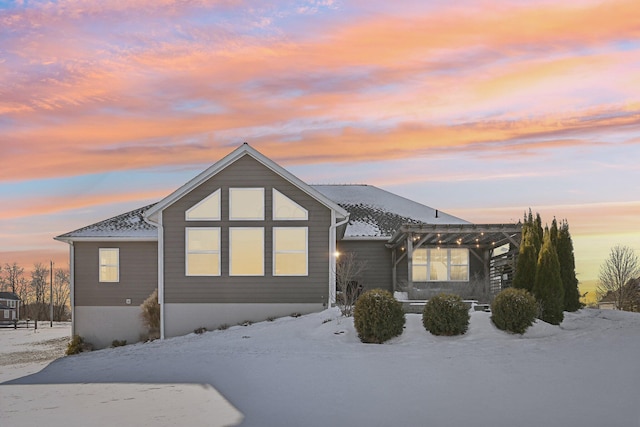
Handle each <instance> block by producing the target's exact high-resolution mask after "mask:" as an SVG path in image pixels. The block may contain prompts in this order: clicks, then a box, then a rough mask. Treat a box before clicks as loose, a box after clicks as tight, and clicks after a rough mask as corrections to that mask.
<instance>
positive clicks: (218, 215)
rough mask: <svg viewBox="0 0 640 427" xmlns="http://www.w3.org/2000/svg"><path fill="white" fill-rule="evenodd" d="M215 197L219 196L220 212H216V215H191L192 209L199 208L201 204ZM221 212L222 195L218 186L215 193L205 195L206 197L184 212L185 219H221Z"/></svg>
mask: <svg viewBox="0 0 640 427" xmlns="http://www.w3.org/2000/svg"><path fill="white" fill-rule="evenodd" d="M213 197H217V198H218V212H217V213H216V216H213V217H206V216H203V217H189V214H190V212H191V211H193V210H195V209H197V208H199V207H200V206H201V205H203V204H205V203H206V202H208V201H209V200H210V199H211V198H213ZM221 212H222V196H221V191H220V189H219V188H218V189H217V190H216V191H214V192H213V193H211V194H209V195H208V196H207V197H205V198H204V199H202V200H200V201H199V202H198V203H196V204H195V205H193V206H191V207H190V208H189V209H187V210H186V211H185V212H184V220H185V221H220V219H221V215H222V214H221Z"/></svg>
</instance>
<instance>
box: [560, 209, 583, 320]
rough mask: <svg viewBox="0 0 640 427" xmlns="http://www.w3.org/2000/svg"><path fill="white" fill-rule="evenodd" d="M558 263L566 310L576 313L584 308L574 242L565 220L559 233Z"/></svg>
mask: <svg viewBox="0 0 640 427" xmlns="http://www.w3.org/2000/svg"><path fill="white" fill-rule="evenodd" d="M556 251H557V252H558V261H559V262H560V277H561V278H562V287H563V288H564V310H565V311H576V310H578V309H580V307H582V304H580V291H579V290H578V279H577V277H576V260H575V257H574V255H573V242H572V240H571V234H570V233H569V223H568V222H567V220H566V219H565V220H563V221H562V224H561V225H560V230H559V231H558V243H557V244H556Z"/></svg>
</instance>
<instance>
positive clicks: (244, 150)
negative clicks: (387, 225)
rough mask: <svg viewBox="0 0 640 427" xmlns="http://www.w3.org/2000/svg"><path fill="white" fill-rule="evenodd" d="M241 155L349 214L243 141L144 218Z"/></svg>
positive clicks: (338, 212)
mask: <svg viewBox="0 0 640 427" xmlns="http://www.w3.org/2000/svg"><path fill="white" fill-rule="evenodd" d="M243 156H251V157H253V158H254V159H255V160H257V161H258V162H260V163H261V164H263V165H264V166H266V167H267V168H269V169H271V170H272V171H273V172H275V173H276V174H278V175H280V176H281V177H282V178H284V179H286V180H287V181H289V182H290V183H291V184H293V185H295V186H296V187H298V188H299V189H300V190H301V191H303V192H305V193H307V194H308V195H309V196H311V197H313V198H314V199H316V200H317V201H319V202H320V203H322V204H323V205H325V206H326V207H327V208H329V209H331V210H333V211H335V212H336V217H337V218H341V219H342V218H346V217H347V216H348V215H349V213H348V212H347V211H345V210H344V209H343V208H342V207H340V206H339V205H337V204H336V203H335V202H334V201H333V200H331V199H329V198H327V197H326V196H325V195H324V194H322V193H320V192H318V191H317V190H315V189H314V188H312V187H311V186H309V185H308V184H306V183H305V182H303V181H301V180H300V179H298V178H297V177H296V176H294V175H293V174H291V173H290V172H289V171H287V170H286V169H284V168H283V167H282V166H280V165H278V164H277V163H275V162H274V161H272V160H271V159H269V158H267V157H266V156H264V155H263V154H262V153H260V152H258V151H257V150H256V149H254V148H253V147H251V146H250V145H249V144H247V143H246V142H245V143H243V144H242V145H241V146H240V147H238V148H236V149H235V150H234V151H232V152H231V153H229V154H228V155H227V156H225V157H223V158H222V159H221V160H219V161H217V162H216V163H214V164H213V165H212V166H210V167H209V168H207V169H206V170H205V171H204V172H202V173H200V174H199V175H198V176H196V177H195V178H193V179H192V180H191V181H189V182H187V183H186V184H185V185H183V186H182V187H180V188H178V189H177V190H176V191H174V192H173V193H171V194H170V195H168V196H167V197H165V198H164V199H162V200H161V201H160V202H159V203H157V204H156V205H155V206H153V207H152V208H150V209H149V210H148V211H147V212H145V214H144V216H145V218H148V219H150V220H151V221H153V222H156V221H157V215H158V213H159V212H161V211H162V210H164V209H166V208H167V207H169V206H171V205H172V204H173V203H175V202H176V201H177V200H179V199H180V198H181V197H182V196H184V195H185V194H187V193H189V192H190V191H191V190H193V189H194V188H195V187H197V186H198V185H200V184H202V183H203V182H205V181H206V180H208V179H209V178H211V177H212V176H214V175H215V174H217V173H218V172H220V171H222V170H223V169H225V168H226V167H227V166H229V165H230V164H232V163H233V162H235V161H236V160H238V159H240V158H241V157H243Z"/></svg>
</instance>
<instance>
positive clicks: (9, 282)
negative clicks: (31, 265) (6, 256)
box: [0, 262, 24, 294]
mask: <svg viewBox="0 0 640 427" xmlns="http://www.w3.org/2000/svg"><path fill="white" fill-rule="evenodd" d="M0 270H1V272H2V273H3V274H2V278H1V280H2V282H1V283H2V287H1V288H2V289H6V290H8V291H9V292H13V293H14V294H17V293H18V292H17V290H18V285H19V283H20V279H21V278H22V275H23V274H24V268H22V267H20V266H19V265H18V263H16V262H14V263H12V264H9V263H6V264H5V265H4V268H1V267H0Z"/></svg>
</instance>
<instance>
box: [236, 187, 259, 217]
mask: <svg viewBox="0 0 640 427" xmlns="http://www.w3.org/2000/svg"><path fill="white" fill-rule="evenodd" d="M229 219H230V220H263V219H264V188H230V189H229Z"/></svg>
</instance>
